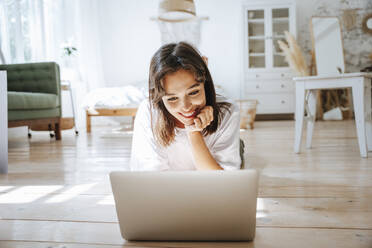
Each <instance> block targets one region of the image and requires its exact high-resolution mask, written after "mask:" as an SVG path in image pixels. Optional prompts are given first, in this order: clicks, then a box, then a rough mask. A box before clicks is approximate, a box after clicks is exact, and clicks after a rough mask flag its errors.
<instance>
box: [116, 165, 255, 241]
mask: <svg viewBox="0 0 372 248" xmlns="http://www.w3.org/2000/svg"><path fill="white" fill-rule="evenodd" d="M257 178H258V176H257V172H256V171H255V170H239V171H182V172H177V171H167V172H123V171H121V172H119V171H117V172H111V173H110V180H111V186H112V191H113V194H114V199H115V204H116V211H117V215H118V219H119V224H120V230H121V234H122V236H123V238H124V239H126V240H153V241H155V240H157V241H160V240H167V241H175V240H178V241H180V240H183V241H187V240H189V241H191V240H192V241H212V240H213V241H218V240H220V241H222V240H223V241H238V240H239V241H248V240H253V238H254V235H255V229H256V204H257V188H258V179H257Z"/></svg>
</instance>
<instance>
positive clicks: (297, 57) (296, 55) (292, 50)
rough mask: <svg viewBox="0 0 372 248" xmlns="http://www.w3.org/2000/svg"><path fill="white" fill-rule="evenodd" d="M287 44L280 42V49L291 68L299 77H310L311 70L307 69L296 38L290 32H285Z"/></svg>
mask: <svg viewBox="0 0 372 248" xmlns="http://www.w3.org/2000/svg"><path fill="white" fill-rule="evenodd" d="M284 34H285V39H286V41H287V44H286V43H284V42H283V41H281V40H278V44H279V47H280V49H282V51H283V52H284V55H285V59H286V61H287V62H288V64H289V67H291V69H293V70H294V71H295V72H296V74H297V75H298V76H309V75H310V73H309V68H308V67H307V64H306V61H305V58H304V56H303V55H302V51H301V48H300V47H299V46H298V44H297V42H296V39H295V38H294V36H293V35H292V34H291V33H289V32H288V31H285V32H284Z"/></svg>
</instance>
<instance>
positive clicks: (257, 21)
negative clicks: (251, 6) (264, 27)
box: [248, 19, 265, 23]
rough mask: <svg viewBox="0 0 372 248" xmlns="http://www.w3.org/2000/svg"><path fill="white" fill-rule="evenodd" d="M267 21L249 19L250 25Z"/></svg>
mask: <svg viewBox="0 0 372 248" xmlns="http://www.w3.org/2000/svg"><path fill="white" fill-rule="evenodd" d="M264 22H265V19H248V23H264Z"/></svg>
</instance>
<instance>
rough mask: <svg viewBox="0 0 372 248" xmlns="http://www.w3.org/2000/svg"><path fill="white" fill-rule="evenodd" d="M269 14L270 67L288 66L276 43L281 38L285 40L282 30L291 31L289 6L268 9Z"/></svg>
mask: <svg viewBox="0 0 372 248" xmlns="http://www.w3.org/2000/svg"><path fill="white" fill-rule="evenodd" d="M270 16H271V18H270V19H271V25H270V26H271V29H272V33H271V47H272V54H271V55H270V56H271V58H270V61H272V68H282V67H288V66H289V65H288V63H287V61H286V60H285V57H284V53H283V51H281V49H280V48H279V45H278V41H279V40H282V41H284V42H285V35H284V32H285V31H288V32H291V33H292V30H291V27H290V8H289V7H277V8H272V9H270Z"/></svg>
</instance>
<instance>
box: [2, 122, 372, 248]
mask: <svg viewBox="0 0 372 248" xmlns="http://www.w3.org/2000/svg"><path fill="white" fill-rule="evenodd" d="M94 130H95V131H94V132H93V133H92V134H90V135H86V134H85V132H84V131H82V132H81V134H80V136H78V137H75V136H74V133H73V131H63V133H62V136H63V138H62V141H55V140H52V139H50V138H49V135H48V133H47V132H39V133H37V132H33V137H32V139H31V140H28V139H27V138H26V137H25V138H17V139H13V140H10V141H9V175H7V176H5V175H0V247H1V248H10V247H22V248H23V247H33V248H39V247H43V248H47V247H58V248H62V247H66V248H67V247H69V248H83V247H84V248H93V247H211V248H212V247H265V248H267V247H286V248H289V247H296V248H298V247H301V248H306V247H311V248H313V247H338V248H342V247H353V248H359V247H369V248H370V247H372V153H369V156H370V158H368V159H363V158H360V156H359V150H358V146H357V139H356V132H355V125H354V123H353V122H351V121H343V122H318V123H317V124H316V126H315V132H314V139H313V149H311V150H306V149H303V153H302V154H294V153H293V140H294V137H293V136H294V122H293V121H276V122H257V123H256V124H255V129H254V130H248V131H246V132H242V133H241V137H242V138H243V139H244V140H245V143H246V160H247V167H250V168H255V169H257V170H259V171H260V183H259V184H260V186H259V199H258V209H257V232H256V239H255V241H254V242H235V243H209V242H198V243H196V242H190V243H187V242H126V241H125V240H123V239H122V238H121V236H120V232H119V226H118V223H117V217H116V212H115V206H114V203H113V198H112V194H111V188H110V184H109V178H108V173H109V172H110V171H112V170H126V169H128V167H127V165H128V160H129V156H130V143H131V138H130V136H125V135H117V136H115V135H109V133H108V132H107V130H108V129H107V128H99V127H94Z"/></svg>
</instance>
